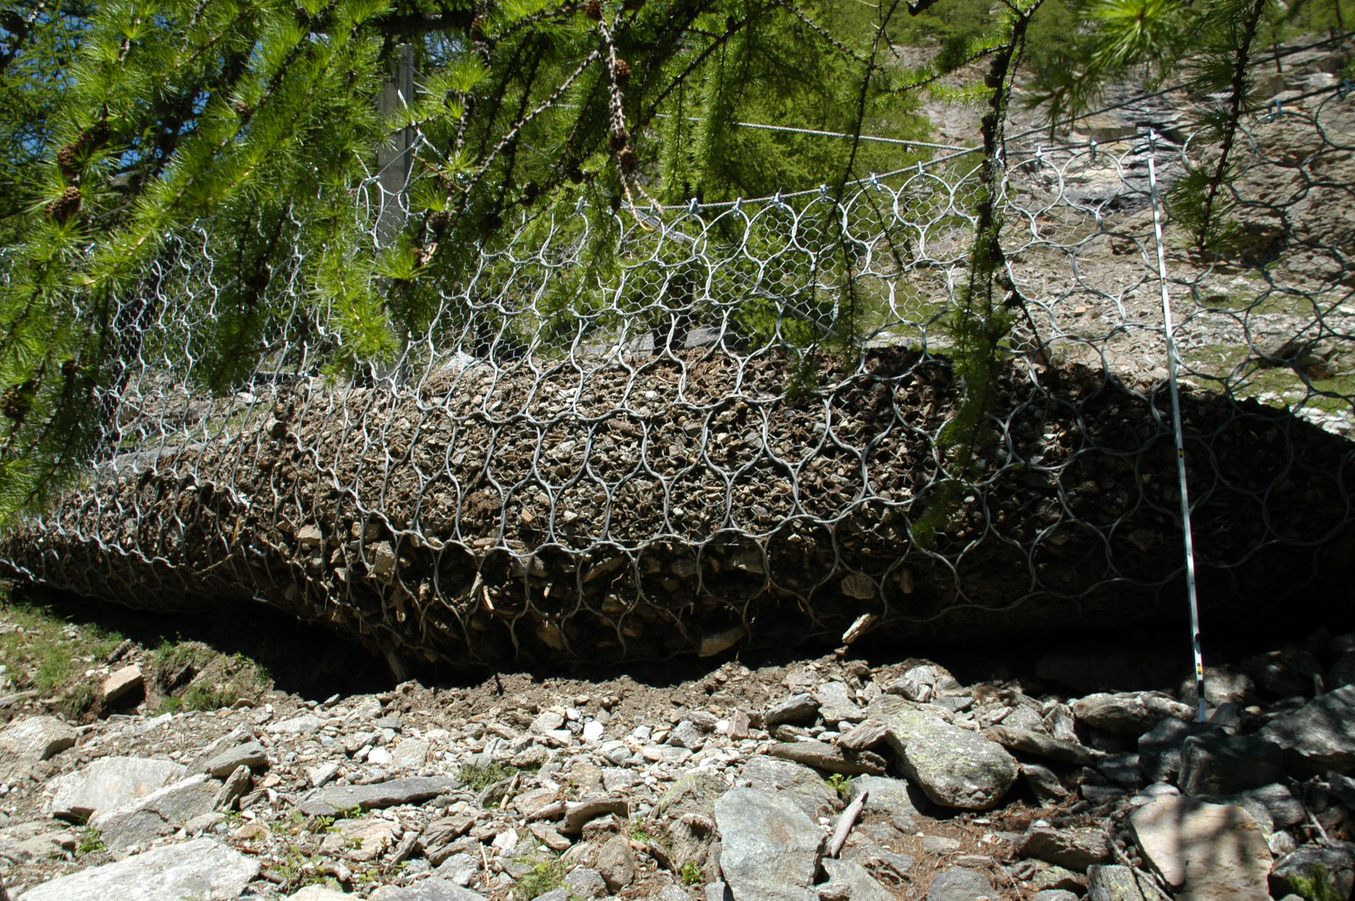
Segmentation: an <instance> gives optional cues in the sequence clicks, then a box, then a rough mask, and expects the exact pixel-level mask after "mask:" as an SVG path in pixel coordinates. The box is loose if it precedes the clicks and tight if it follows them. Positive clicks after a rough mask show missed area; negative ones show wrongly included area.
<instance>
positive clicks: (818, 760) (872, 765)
mask: <svg viewBox="0 0 1355 901" xmlns="http://www.w3.org/2000/svg"><path fill="white" fill-rule="evenodd" d="M767 753H768V754H770V755H771V756H773V757H779V758H781V759H782V760H791V761H794V762H795V763H803V764H805V765H806V766H812V767H813V768H814V769H816V770H823V771H824V772H826V773H842V774H843V775H846V776H862V775H871V776H880V775H883V774H884V771H885V761H884V758H883V757H881V756H880V755H879V754H876V753H874V752H873V751H848V750H845V749H843V748H841V747H839V746H837V745H830V744H828V743H827V742H825V741H816V740H814V739H809V740H806V741H795V742H778V743H777V744H774V745H772V746H771V747H770V748H768V749H767Z"/></svg>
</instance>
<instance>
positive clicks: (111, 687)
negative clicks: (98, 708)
mask: <svg viewBox="0 0 1355 901" xmlns="http://www.w3.org/2000/svg"><path fill="white" fill-rule="evenodd" d="M99 693H100V695H101V696H102V697H103V701H104V703H105V704H117V703H119V702H121V701H124V700H126V699H128V698H130V697H132V696H133V695H143V694H145V682H144V680H143V679H142V676H141V667H139V666H137V665H136V664H135V663H129V664H127V665H126V666H124V667H122V668H121V669H117V670H114V671H113V672H112V673H111V674H110V675H109V676H107V677H106V678H105V679H104V681H103V685H102V686H101V687H100V692H99Z"/></svg>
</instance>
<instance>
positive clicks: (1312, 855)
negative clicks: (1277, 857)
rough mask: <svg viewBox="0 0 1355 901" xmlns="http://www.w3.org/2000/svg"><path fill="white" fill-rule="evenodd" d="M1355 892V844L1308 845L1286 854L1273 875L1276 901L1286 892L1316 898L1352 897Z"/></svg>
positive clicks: (1272, 883)
mask: <svg viewBox="0 0 1355 901" xmlns="http://www.w3.org/2000/svg"><path fill="white" fill-rule="evenodd" d="M1324 882H1325V883H1326V885H1325V886H1323V883H1324ZM1324 888H1325V891H1324ZM1353 889H1355V845H1352V844H1350V843H1349V842H1331V843H1329V844H1327V845H1323V846H1317V845H1305V846H1304V847H1302V848H1299V849H1297V850H1295V851H1294V852H1293V853H1291V854H1288V855H1286V856H1285V857H1284V859H1283V860H1281V861H1279V862H1278V863H1277V864H1276V865H1275V869H1274V871H1272V872H1271V874H1270V892H1271V894H1272V895H1274V896H1275V897H1277V898H1278V897H1280V896H1281V895H1283V894H1285V893H1286V892H1292V893H1293V894H1296V895H1301V896H1302V897H1304V898H1314V899H1319V898H1320V899H1326V898H1349V897H1350V896H1351V892H1352V890H1353Z"/></svg>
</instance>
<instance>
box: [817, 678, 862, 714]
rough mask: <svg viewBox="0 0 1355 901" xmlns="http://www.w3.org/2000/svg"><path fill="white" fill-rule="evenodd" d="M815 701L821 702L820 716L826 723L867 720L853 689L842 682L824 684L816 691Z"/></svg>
mask: <svg viewBox="0 0 1355 901" xmlns="http://www.w3.org/2000/svg"><path fill="white" fill-rule="evenodd" d="M814 700H816V701H818V702H819V716H820V717H822V718H823V721H824V722H825V723H831V724H833V725H837V724H838V723H844V722H845V723H857V722H860V721H861V720H862V719H863V718H865V714H864V713H862V712H861V708H860V706H858V705H857V703H856V701H855V700H854V699H853V698H852V692H851V689H850V688H848V687H847V686H846V685H844V684H843V683H841V682H825V683H823V684H822V685H820V686H819V687H818V688H816V689H814Z"/></svg>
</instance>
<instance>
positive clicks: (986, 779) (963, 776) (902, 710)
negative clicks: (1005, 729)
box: [867, 695, 1017, 810]
mask: <svg viewBox="0 0 1355 901" xmlns="http://www.w3.org/2000/svg"><path fill="white" fill-rule="evenodd" d="M867 713H868V714H869V715H870V716H871V717H872V718H874V719H877V720H879V721H880V722H881V723H883V724H884V726H885V728H886V730H887V731H888V741H889V746H890V747H891V748H893V750H894V752H895V753H896V754H897V755H898V757H899V760H900V763H901V765H902V768H903V772H904V775H906V776H907V777H908V779H909V780H910V781H911V782H912V783H913V784H914V785H916V786H918V788H920V789H922V791H923V792H924V793H925V794H926V795H927V797H928V798H930V799H931V800H932V801H933V802H934V803H936V804H939V805H941V806H942V807H950V808H955V809H959V810H988V809H990V808H993V807H996V806H997V804H998V803H999V802H1000V801H1001V800H1002V798H1003V796H1004V795H1006V793H1007V790H1008V789H1010V788H1011V786H1012V783H1013V782H1015V781H1016V774H1017V767H1016V761H1015V760H1014V759H1013V758H1012V756H1011V755H1010V754H1008V753H1007V751H1006V749H1005V748H1003V747H1002V746H1001V745H999V744H998V743H997V742H993V741H989V740H988V739H986V738H984V737H983V736H982V735H978V734H977V733H974V732H970V731H968V730H966V729H961V728H959V727H958V726H954V725H951V724H950V723H947V722H946V721H945V720H943V719H941V718H940V717H938V716H935V715H934V714H932V713H930V712H928V711H927V710H926V709H925V708H922V707H920V706H918V705H916V704H911V703H909V702H907V701H903V700H900V699H899V698H897V697H894V696H891V695H882V696H881V697H879V698H877V699H876V700H875V701H873V702H871V704H870V706H869V707H868V708H867Z"/></svg>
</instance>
